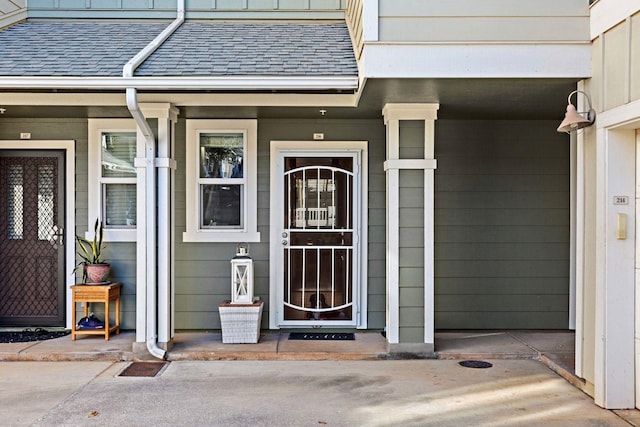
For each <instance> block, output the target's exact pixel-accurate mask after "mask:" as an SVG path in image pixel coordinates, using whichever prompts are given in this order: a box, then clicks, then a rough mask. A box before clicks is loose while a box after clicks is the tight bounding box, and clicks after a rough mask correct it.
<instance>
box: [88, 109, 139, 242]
mask: <svg viewBox="0 0 640 427" xmlns="http://www.w3.org/2000/svg"><path fill="white" fill-rule="evenodd" d="M112 132H133V133H136V135H137V127H136V122H135V121H134V120H133V119H89V152H88V172H87V175H88V179H89V184H88V187H87V188H88V190H89V191H88V192H89V194H88V198H87V201H88V206H87V211H88V222H87V224H88V227H89V230H88V231H87V233H86V237H87V238H89V239H91V238H93V224H94V223H95V220H96V218H100V219H103V218H102V203H103V200H102V184H110V183H111V184H137V177H131V178H103V177H102V166H101V156H102V149H101V146H102V134H103V133H112ZM136 188H137V187H136ZM136 223H138V221H136ZM136 229H137V226H136V227H127V228H117V227H109V228H105V229H104V240H105V241H110V242H135V241H136V236H137V231H136Z"/></svg>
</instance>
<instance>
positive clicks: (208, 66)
mask: <svg viewBox="0 0 640 427" xmlns="http://www.w3.org/2000/svg"><path fill="white" fill-rule="evenodd" d="M135 75H136V76H243V75H251V76H255V75H262V76H320V75H322V76H357V75H358V70H357V65H356V60H355V57H354V54H353V48H352V45H351V39H350V37H349V31H348V29H347V26H346V25H345V24H322V23H215V22H210V23H207V22H186V23H184V24H183V25H182V26H181V27H180V28H179V29H178V30H177V31H176V32H175V33H174V34H173V35H172V36H171V37H170V38H169V39H168V40H167V41H166V42H165V43H164V44H163V45H162V46H161V47H160V48H159V49H158V50H157V51H156V52H155V53H154V54H153V55H151V56H150V57H149V58H148V59H147V60H146V61H145V62H144V63H143V64H142V65H141V66H140V67H139V68H138V69H137V70H136V73H135Z"/></svg>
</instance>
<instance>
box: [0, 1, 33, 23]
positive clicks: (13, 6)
mask: <svg viewBox="0 0 640 427" xmlns="http://www.w3.org/2000/svg"><path fill="white" fill-rule="evenodd" d="M26 17H27V9H26V1H25V0H0V28H3V27H6V26H8V25H11V24H12V23H14V22H18V21H20V20H22V19H25V18H26Z"/></svg>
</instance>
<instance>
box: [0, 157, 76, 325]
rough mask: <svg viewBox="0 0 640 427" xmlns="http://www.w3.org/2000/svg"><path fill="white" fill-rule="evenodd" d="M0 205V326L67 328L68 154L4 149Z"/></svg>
mask: <svg viewBox="0 0 640 427" xmlns="http://www.w3.org/2000/svg"><path fill="white" fill-rule="evenodd" d="M0 206H1V209H2V213H1V214H0V326H64V320H65V316H64V314H65V310H64V308H65V304H64V302H65V298H64V290H65V280H64V265H65V256H64V253H65V250H64V244H65V243H66V242H64V241H63V238H62V236H63V229H62V226H63V224H64V218H65V214H64V206H65V200H64V152H63V151H54V150H20V151H17V150H0ZM69 243H73V242H69Z"/></svg>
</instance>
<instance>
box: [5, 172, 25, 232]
mask: <svg viewBox="0 0 640 427" xmlns="http://www.w3.org/2000/svg"><path fill="white" fill-rule="evenodd" d="M22 176H23V172H22V165H9V170H8V172H7V186H8V188H7V191H8V192H9V194H8V195H7V200H6V202H7V204H6V206H7V221H8V223H9V224H8V226H9V229H8V230H7V238H9V239H11V240H18V239H22V237H23V228H24V217H23V215H22V213H23V212H24V199H23V197H22V193H23V187H22V181H23V179H22Z"/></svg>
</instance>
